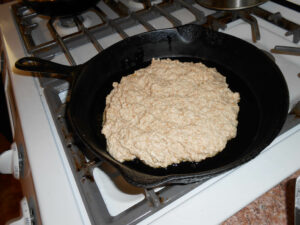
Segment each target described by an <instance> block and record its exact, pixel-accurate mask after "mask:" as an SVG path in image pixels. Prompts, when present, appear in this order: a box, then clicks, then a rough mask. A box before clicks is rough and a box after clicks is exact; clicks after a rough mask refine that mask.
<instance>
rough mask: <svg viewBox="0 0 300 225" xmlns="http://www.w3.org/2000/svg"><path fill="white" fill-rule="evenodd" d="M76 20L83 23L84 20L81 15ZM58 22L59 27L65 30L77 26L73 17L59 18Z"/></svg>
mask: <svg viewBox="0 0 300 225" xmlns="http://www.w3.org/2000/svg"><path fill="white" fill-rule="evenodd" d="M77 18H78V19H79V20H80V21H81V22H83V21H84V18H83V16H81V15H79V16H77ZM59 21H60V23H59V25H61V26H62V27H65V28H71V27H76V26H77V25H76V23H75V21H74V18H73V17H61V18H59Z"/></svg>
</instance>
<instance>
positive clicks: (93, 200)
mask: <svg viewBox="0 0 300 225" xmlns="http://www.w3.org/2000/svg"><path fill="white" fill-rule="evenodd" d="M298 4H300V3H297V2H296V3H290V2H287V1H278V0H276V1H270V2H266V3H264V4H262V5H260V6H257V7H254V8H250V9H246V10H238V11H214V10H211V9H207V8H204V7H202V6H201V4H200V1H198V0H186V1H183V0H173V1H151V2H149V3H147V4H146V3H142V2H140V1H128V0H120V1H101V2H99V4H98V5H97V6H96V7H94V8H92V9H90V10H88V11H87V12H85V13H83V14H82V15H80V16H75V17H71V18H64V19H60V18H49V17H45V16H41V15H38V14H37V13H35V12H33V11H31V10H30V9H28V8H27V7H26V6H25V5H23V4H22V3H16V2H13V3H11V4H6V5H3V6H1V8H0V12H1V15H0V24H1V42H2V46H3V47H2V49H3V50H2V51H3V56H2V57H3V59H2V60H3V61H4V59H5V62H6V64H5V65H6V66H5V67H7V70H6V71H7V72H6V73H3V77H4V81H5V91H6V94H7V101H8V104H9V105H10V110H9V111H10V114H11V116H10V117H11V125H12V127H13V130H14V140H15V143H16V144H15V146H17V147H15V148H17V152H18V155H19V163H18V165H19V166H21V168H19V169H17V172H18V175H17V177H19V178H20V180H21V183H22V187H23V190H24V195H25V198H24V201H23V202H22V209H23V218H22V219H23V220H24V221H27V222H28V223H27V224H30V223H32V224H34V223H37V224H39V223H43V224H116V225H117V224H137V223H138V224H149V223H152V224H166V223H173V224H183V223H188V224H198V220H199V218H201V222H202V223H204V224H216V223H220V222H222V221H223V220H225V219H226V218H228V217H229V216H230V215H232V214H234V213H235V212H237V211H238V210H239V209H241V208H242V207H244V206H245V205H247V204H248V203H250V202H251V201H253V200H254V199H255V198H257V197H258V196H260V195H261V194H263V193H264V192H266V191H267V190H268V189H270V188H271V187H273V186H274V185H276V184H277V183H279V182H280V181H281V180H283V179H284V178H286V177H287V176H289V175H290V174H292V173H293V172H295V171H296V170H298V169H300V165H299V163H298V160H297V159H299V158H300V151H299V149H298V148H297V147H296V146H299V144H300V119H299V101H300V88H299V87H300V75H299V73H300V63H299V62H300V57H299V55H300V50H299V49H300V44H299V42H300V24H299V21H300V14H299V7H300V6H299V5H298ZM8 9H9V10H8ZM188 23H196V24H200V25H202V26H204V27H208V28H210V29H214V30H218V31H220V32H224V33H228V34H231V35H234V36H236V37H239V38H241V39H244V40H246V41H248V42H250V43H252V44H253V45H255V46H257V47H258V48H260V49H262V50H263V51H264V52H266V54H267V55H269V56H270V57H271V58H272V59H273V60H274V61H275V62H276V63H277V65H278V66H279V68H280V69H281V71H282V73H283V74H284V77H285V79H286V81H287V84H288V89H289V94H290V114H289V115H288V118H287V121H286V123H285V125H284V127H283V129H282V131H281V133H280V134H279V136H278V137H277V138H276V139H275V140H274V141H273V142H272V144H271V145H270V146H269V147H267V148H266V149H265V150H264V151H263V152H262V153H261V154H260V155H259V156H258V157H256V158H255V159H253V160H251V161H250V162H248V163H246V164H245V165H243V166H240V167H238V168H235V169H233V170H231V171H229V172H226V173H224V174H221V175H218V176H216V177H213V178H211V179H209V180H206V181H202V182H198V183H193V184H188V185H170V186H165V187H160V188H155V189H142V188H137V187H134V186H132V185H131V184H129V183H127V182H126V181H125V180H124V179H123V177H122V176H121V174H120V173H119V172H118V171H117V170H116V169H114V168H113V167H111V166H110V165H108V164H107V163H105V162H102V161H101V160H99V159H94V158H92V157H89V156H85V155H83V154H82V152H81V149H80V147H79V146H77V145H76V144H75V143H74V140H73V136H72V131H71V130H69V129H68V127H67V124H66V120H65V108H66V104H67V103H68V100H69V99H68V97H69V95H68V94H69V83H68V82H67V81H65V80H61V79H57V78H56V77H55V76H53V77H51V76H47V78H45V77H43V76H42V75H41V74H25V73H24V72H22V71H17V70H16V69H15V68H14V63H15V61H16V60H17V59H18V58H21V57H23V56H24V55H28V56H36V57H41V58H44V59H47V60H51V61H54V62H58V63H61V64H65V65H78V64H82V63H84V62H86V61H88V60H89V59H90V58H92V57H93V56H95V55H96V54H98V53H99V52H101V51H102V50H103V49H105V48H107V47H109V46H111V45H112V44H114V43H116V42H118V41H121V40H123V39H125V38H126V37H128V36H132V35H134V34H138V33H141V32H147V31H151V30H155V29H162V28H168V27H174V26H180V25H184V24H188ZM266 88H267V87H266ZM296 114H297V115H296ZM258 183H259V185H257V184H258ZM24 209H28V210H27V211H26V210H25V211H26V212H24ZM28 211H29V213H28ZM25 217H26V219H24V218H25Z"/></svg>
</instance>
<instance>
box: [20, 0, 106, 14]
mask: <svg viewBox="0 0 300 225" xmlns="http://www.w3.org/2000/svg"><path fill="white" fill-rule="evenodd" d="M99 1H100V0H86V1H82V0H23V2H24V4H25V5H27V6H28V7H29V8H31V9H33V10H34V11H35V12H37V13H39V14H42V15H46V16H51V17H56V16H59V17H68V16H73V15H77V14H80V13H82V12H84V11H86V10H87V9H89V8H91V7H93V6H95V5H96V4H97V3H98V2H99Z"/></svg>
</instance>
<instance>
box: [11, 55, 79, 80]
mask: <svg viewBox="0 0 300 225" xmlns="http://www.w3.org/2000/svg"><path fill="white" fill-rule="evenodd" d="M15 66H16V68H18V69H20V70H25V71H31V72H41V73H56V74H59V75H62V76H63V77H65V78H66V77H69V78H70V75H71V76H73V75H74V72H75V73H76V72H79V71H81V68H82V65H78V66H66V65H62V64H58V63H55V62H51V61H48V60H45V59H41V58H37V57H24V58H21V59H19V60H18V61H17V62H16V63H15Z"/></svg>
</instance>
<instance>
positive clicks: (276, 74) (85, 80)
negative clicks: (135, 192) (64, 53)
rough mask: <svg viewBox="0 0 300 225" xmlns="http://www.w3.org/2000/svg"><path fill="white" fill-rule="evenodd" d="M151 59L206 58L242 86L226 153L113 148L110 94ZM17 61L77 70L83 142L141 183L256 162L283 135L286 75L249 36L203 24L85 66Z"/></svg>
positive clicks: (142, 40)
mask: <svg viewBox="0 0 300 225" xmlns="http://www.w3.org/2000/svg"><path fill="white" fill-rule="evenodd" d="M152 58H172V59H179V60H181V61H193V62H199V61H200V62H203V63H205V64H206V65H208V66H211V67H216V68H217V70H218V71H219V72H221V73H222V74H223V75H225V76H226V77H227V82H228V83H229V87H230V89H231V90H233V91H237V92H239V93H240V96H241V101H240V103H239V105H240V112H239V116H238V121H239V124H238V130H237V136H236V138H234V139H232V140H230V141H229V142H228V144H227V146H226V148H225V150H224V151H223V152H221V153H219V154H218V155H216V156H215V157H212V158H209V159H206V160H204V161H202V162H199V163H194V162H182V163H179V164H176V165H171V166H169V167H167V168H159V169H154V168H151V167H149V166H146V165H144V164H143V163H142V162H141V161H139V160H133V161H130V162H125V163H120V162H118V161H116V160H115V159H113V158H112V157H111V156H110V155H109V153H108V152H107V151H106V140H105V137H104V136H103V135H102V134H101V127H102V114H103V111H104V107H105V97H106V96H107V95H108V94H109V92H110V91H111V89H112V82H114V81H120V79H121V77H122V76H125V75H128V74H130V73H132V72H133V71H134V70H136V69H139V68H142V67H145V66H147V65H149V64H150V61H151V59H152ZM34 64H35V65H34ZM16 67H17V68H19V69H23V70H29V71H40V72H54V73H63V74H67V75H69V76H70V75H71V76H73V77H75V81H74V82H73V83H72V86H71V91H72V94H71V100H70V102H69V105H68V107H67V118H68V121H69V123H70V126H71V128H72V129H73V131H74V134H75V135H76V137H78V140H79V143H83V144H84V146H85V147H84V148H83V151H86V152H87V153H93V154H94V155H95V156H96V157H99V158H101V159H104V160H106V161H108V162H109V163H111V164H112V165H113V166H115V167H116V168H118V169H119V170H120V171H121V173H122V174H123V175H124V177H125V179H126V180H127V181H129V182H130V183H132V184H134V185H137V186H141V187H154V186H158V185H164V184H167V183H191V182H195V181H200V180H203V179H207V178H210V177H212V176H214V175H216V174H219V173H221V172H224V171H227V170H229V169H232V168H234V167H236V166H238V165H241V164H243V163H245V162H247V161H249V160H250V159H252V158H254V157H255V156H256V155H257V154H259V153H260V152H261V151H262V150H263V149H264V148H265V147H266V146H267V145H269V144H270V143H271V141H272V140H273V139H274V138H275V137H276V136H277V134H278V133H279V131H280V129H281V127H282V125H283V123H284V121H285V119H286V116H287V112H288V103H289V95H288V89H287V85H286V82H285V80H284V78H283V76H282V73H281V72H280V70H279V68H278V67H277V66H276V64H275V63H274V62H273V61H272V60H271V59H270V58H269V57H268V56H266V55H265V53H263V52H262V51H261V50H259V49H257V48H256V47H254V46H253V45H251V44H249V43H247V42H245V41H243V40H240V39H238V38H235V37H233V36H230V35H226V34H223V33H219V32H215V31H212V30H207V29H204V28H202V27H201V26H198V25H186V26H181V27H178V28H171V29H164V30H157V31H153V32H148V33H142V34H138V35H136V36H132V37H129V38H127V39H125V40H123V41H121V42H118V43H116V44H115V45H113V46H111V47H109V48H107V49H105V50H104V51H102V52H101V53H100V54H98V55H97V56H95V57H94V58H92V59H91V60H89V61H88V62H86V63H85V64H82V65H80V66H75V67H69V66H62V65H58V64H55V63H51V62H47V61H43V60H40V59H37V58H22V59H20V60H19V61H18V62H16Z"/></svg>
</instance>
